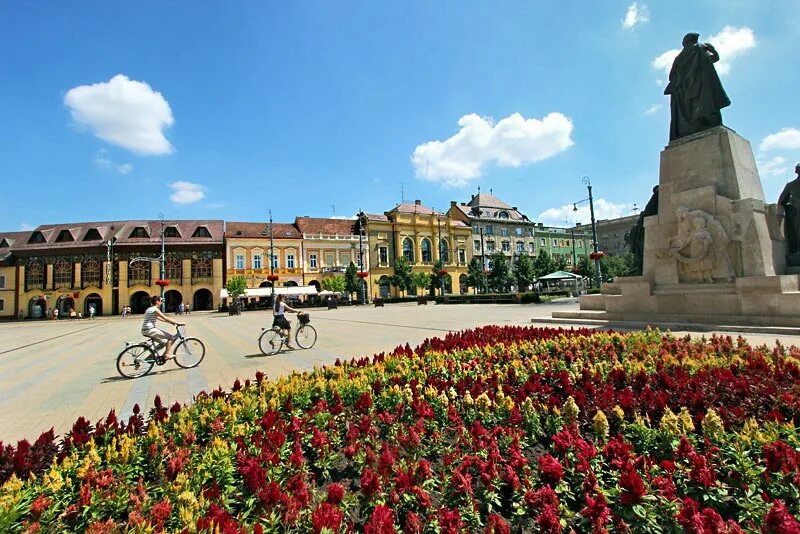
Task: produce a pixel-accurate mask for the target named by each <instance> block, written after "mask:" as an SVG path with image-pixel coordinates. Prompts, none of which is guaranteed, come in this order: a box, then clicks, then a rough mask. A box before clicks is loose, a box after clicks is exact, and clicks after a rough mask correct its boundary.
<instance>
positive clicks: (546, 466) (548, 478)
mask: <svg viewBox="0 0 800 534" xmlns="http://www.w3.org/2000/svg"><path fill="white" fill-rule="evenodd" d="M539 476H541V478H542V481H544V482H545V483H547V484H551V485H553V486H555V485H556V484H558V483H559V482H560V481H561V479H562V478H563V477H564V468H563V467H561V462H559V461H558V460H557V459H556V458H554V457H553V456H551V455H550V454H544V455H542V456H540V457H539Z"/></svg>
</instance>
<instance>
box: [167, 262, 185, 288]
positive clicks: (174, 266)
mask: <svg viewBox="0 0 800 534" xmlns="http://www.w3.org/2000/svg"><path fill="white" fill-rule="evenodd" d="M182 263H183V262H181V260H180V259H179V258H167V263H166V264H165V265H164V274H165V275H166V277H167V280H174V281H175V283H176V284H179V283H180V280H181V277H182V275H183V265H182Z"/></svg>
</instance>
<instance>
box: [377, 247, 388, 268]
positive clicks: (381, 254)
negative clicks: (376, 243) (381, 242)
mask: <svg viewBox="0 0 800 534" xmlns="http://www.w3.org/2000/svg"><path fill="white" fill-rule="evenodd" d="M378 263H380V264H381V265H387V264H388V263H389V247H378Z"/></svg>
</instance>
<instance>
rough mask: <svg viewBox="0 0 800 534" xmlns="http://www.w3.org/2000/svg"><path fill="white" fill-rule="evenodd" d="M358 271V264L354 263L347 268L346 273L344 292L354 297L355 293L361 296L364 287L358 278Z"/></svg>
mask: <svg viewBox="0 0 800 534" xmlns="http://www.w3.org/2000/svg"><path fill="white" fill-rule="evenodd" d="M357 273H358V269H357V268H356V264H355V263H353V262H352V261H351V262H350V265H348V266H347V270H345V272H344V290H345V292H347V293H348V294H349V295H351V296H352V295H353V293H358V294H359V295H360V294H361V289H362V286H363V285H364V284H363V283H362V282H361V279H359V278H358V274H357Z"/></svg>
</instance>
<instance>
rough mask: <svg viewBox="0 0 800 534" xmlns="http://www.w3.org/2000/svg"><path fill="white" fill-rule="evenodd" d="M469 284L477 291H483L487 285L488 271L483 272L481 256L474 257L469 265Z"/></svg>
mask: <svg viewBox="0 0 800 534" xmlns="http://www.w3.org/2000/svg"><path fill="white" fill-rule="evenodd" d="M467 285H469V286H470V287H474V288H475V290H476V291H483V290H484V288H485V287H486V273H484V272H483V265H481V260H480V258H472V259H471V260H470V262H469V265H468V266H467Z"/></svg>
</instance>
